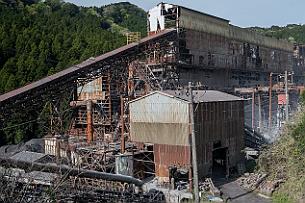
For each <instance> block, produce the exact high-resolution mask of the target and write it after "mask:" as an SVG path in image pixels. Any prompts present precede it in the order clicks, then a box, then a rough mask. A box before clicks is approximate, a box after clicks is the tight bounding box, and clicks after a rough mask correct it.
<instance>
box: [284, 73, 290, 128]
mask: <svg viewBox="0 0 305 203" xmlns="http://www.w3.org/2000/svg"><path fill="white" fill-rule="evenodd" d="M285 95H286V105H285V116H286V122H287V121H288V120H289V110H288V106H289V94H288V72H287V70H286V71H285Z"/></svg>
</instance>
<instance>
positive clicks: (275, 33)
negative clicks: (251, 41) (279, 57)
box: [249, 24, 305, 44]
mask: <svg viewBox="0 0 305 203" xmlns="http://www.w3.org/2000/svg"><path fill="white" fill-rule="evenodd" d="M249 29H250V30H254V31H256V32H259V33H261V34H264V35H267V36H270V37H276V38H278V39H287V40H289V41H290V42H293V43H301V44H304V43H305V25H297V24H290V25H287V26H284V27H280V26H272V27H270V28H260V27H251V28H249Z"/></svg>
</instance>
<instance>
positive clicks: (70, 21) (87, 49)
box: [0, 0, 146, 94]
mask: <svg viewBox="0 0 305 203" xmlns="http://www.w3.org/2000/svg"><path fill="white" fill-rule="evenodd" d="M145 15H146V13H145V12H144V11H143V10H142V9H140V8H138V7H136V6H134V5H132V4H129V3H119V4H112V5H109V6H104V7H101V8H97V7H91V8H85V7H78V6H76V5H74V4H71V3H65V2H63V1H60V0H45V1H34V0H22V1H21V0H17V1H14V0H1V1H0V94H1V93H4V92H7V91H10V90H12V89H15V88H17V87H20V86H23V85H25V84H27V83H30V82H32V81H35V80H38V79H40V78H42V77H44V76H46V75H49V74H52V73H55V72H58V71H60V70H62V69H64V68H67V67H69V66H70V65H72V64H75V63H78V62H80V61H82V60H85V59H87V58H89V57H91V56H96V55H100V54H103V53H105V52H108V51H110V50H112V49H115V48H117V47H119V46H122V45H124V44H125V42H126V40H125V37H124V35H123V34H124V32H127V31H140V32H142V35H145V32H146V16H145Z"/></svg>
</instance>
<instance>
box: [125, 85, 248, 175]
mask: <svg viewBox="0 0 305 203" xmlns="http://www.w3.org/2000/svg"><path fill="white" fill-rule="evenodd" d="M193 94H194V98H193V99H194V101H193V102H194V106H193V107H194V109H190V108H191V106H190V104H191V98H190V94H189V93H188V92H185V91H182V92H181V91H166V92H159V91H156V92H153V93H150V94H148V95H145V96H143V97H140V98H138V99H136V100H133V101H131V102H130V104H129V108H130V137H131V140H132V141H134V142H137V143H150V144H153V152H154V160H155V170H156V176H157V177H161V178H163V179H164V180H167V181H169V177H170V171H169V170H170V168H178V169H179V168H180V169H184V170H189V171H190V169H191V166H192V165H191V163H192V161H191V160H192V159H191V147H192V146H191V127H190V126H191V125H190V123H191V120H190V119H191V111H194V123H195V137H196V138H195V143H196V146H195V147H196V151H197V165H198V173H199V177H203V176H207V175H211V174H212V173H213V172H217V171H216V170H218V169H219V168H220V169H223V170H225V171H223V174H226V173H228V172H229V170H230V169H234V168H235V169H236V167H237V165H238V163H239V162H240V161H241V160H242V152H241V151H242V150H243V149H244V125H243V122H244V110H243V99H241V98H239V97H236V96H233V95H230V94H226V93H223V92H219V91H213V90H197V91H193ZM217 166H220V167H218V168H217ZM213 170H215V171H213Z"/></svg>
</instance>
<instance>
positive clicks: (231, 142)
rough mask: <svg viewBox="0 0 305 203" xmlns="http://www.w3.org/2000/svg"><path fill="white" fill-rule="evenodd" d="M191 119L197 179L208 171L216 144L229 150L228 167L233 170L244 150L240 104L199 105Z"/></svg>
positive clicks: (232, 102) (242, 117)
mask: <svg viewBox="0 0 305 203" xmlns="http://www.w3.org/2000/svg"><path fill="white" fill-rule="evenodd" d="M194 116H195V131H196V147H197V159H198V160H197V162H198V168H199V169H200V170H199V176H200V177H202V176H205V175H208V174H209V173H210V172H211V168H212V164H213V163H212V161H213V155H212V153H213V144H214V143H217V142H219V141H220V143H221V147H227V148H228V156H229V163H228V164H229V167H235V166H236V164H237V163H238V162H239V161H241V159H242V154H241V153H242V152H241V151H242V150H243V149H244V105H243V101H231V102H209V103H200V104H199V105H198V106H197V107H196V113H195V114H194Z"/></svg>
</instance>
